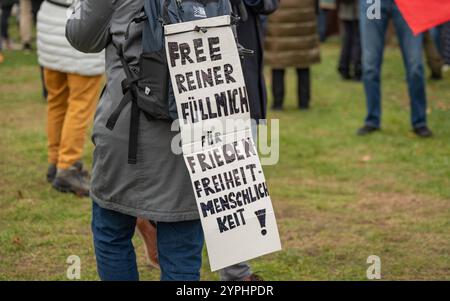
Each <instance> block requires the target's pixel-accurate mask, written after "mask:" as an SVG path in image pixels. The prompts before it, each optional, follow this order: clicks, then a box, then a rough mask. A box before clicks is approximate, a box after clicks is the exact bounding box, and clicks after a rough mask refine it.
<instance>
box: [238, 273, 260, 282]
mask: <svg viewBox="0 0 450 301" xmlns="http://www.w3.org/2000/svg"><path fill="white" fill-rule="evenodd" d="M242 281H264V279H263V278H262V277H261V276H259V275H258V274H251V275H249V276H247V277H245V278H244V279H242Z"/></svg>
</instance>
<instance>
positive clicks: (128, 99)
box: [106, 91, 133, 131]
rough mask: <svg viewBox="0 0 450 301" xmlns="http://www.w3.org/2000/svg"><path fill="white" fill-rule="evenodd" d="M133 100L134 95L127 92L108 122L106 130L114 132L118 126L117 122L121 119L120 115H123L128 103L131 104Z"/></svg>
mask: <svg viewBox="0 0 450 301" xmlns="http://www.w3.org/2000/svg"><path fill="white" fill-rule="evenodd" d="M132 99H133V95H132V94H131V91H129V92H127V93H126V94H125V96H124V97H123V98H122V100H121V101H120V103H119V105H118V106H117V108H116V109H115V110H114V112H113V113H112V114H111V116H109V118H108V121H107V122H106V128H107V129H108V130H110V131H112V130H114V127H115V126H116V123H117V120H118V119H119V117H120V114H121V113H122V111H123V109H124V108H125V107H126V106H127V104H128V103H130V102H131V101H132Z"/></svg>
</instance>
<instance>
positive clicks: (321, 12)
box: [317, 0, 336, 43]
mask: <svg viewBox="0 0 450 301" xmlns="http://www.w3.org/2000/svg"><path fill="white" fill-rule="evenodd" d="M317 5H318V31H319V37H320V42H322V43H323V42H325V41H326V40H327V35H328V19H329V16H330V12H331V11H333V10H336V0H317Z"/></svg>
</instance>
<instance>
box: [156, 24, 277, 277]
mask: <svg viewBox="0 0 450 301" xmlns="http://www.w3.org/2000/svg"><path fill="white" fill-rule="evenodd" d="M229 24H230V17H229V16H222V17H215V18H209V19H204V20H199V21H193V22H185V23H178V24H173V25H167V26H165V35H166V52H167V60H168V64H169V70H170V77H171V82H172V86H173V90H174V94H175V98H176V103H177V109H178V116H179V122H180V128H181V138H182V148H183V155H184V159H185V162H186V166H187V168H188V170H189V173H190V177H191V181H192V186H193V189H194V194H195V197H196V200H197V205H198V209H199V213H200V218H201V222H202V226H203V231H204V233H205V240H206V245H207V248H208V256H209V261H210V265H211V269H212V270H213V271H216V270H219V269H222V268H225V267H228V266H230V265H233V264H236V263H240V262H243V261H246V260H250V259H253V258H256V257H259V256H262V255H265V254H268V253H272V252H275V251H279V250H280V249H281V243H280V238H279V234H278V228H277V224H276V219H275V214H274V211H273V207H272V202H271V199H270V194H269V191H268V189H267V184H266V180H265V178H264V174H263V170H262V166H261V163H260V161H259V157H258V153H257V150H256V147H255V144H254V141H253V139H252V137H251V131H250V129H251V122H250V113H249V112H250V107H249V99H248V95H247V89H246V86H245V81H244V76H243V73H242V66H241V62H240V58H239V54H238V51H237V47H236V41H235V39H234V35H233V32H232V29H231V27H230V26H229ZM255 80H256V79H255ZM233 121H234V122H233ZM230 124H231V125H232V126H230Z"/></svg>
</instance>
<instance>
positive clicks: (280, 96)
mask: <svg viewBox="0 0 450 301" xmlns="http://www.w3.org/2000/svg"><path fill="white" fill-rule="evenodd" d="M284 73H285V72H284V69H272V94H273V99H274V103H273V105H272V109H273V110H282V109H283V100H284Z"/></svg>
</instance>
